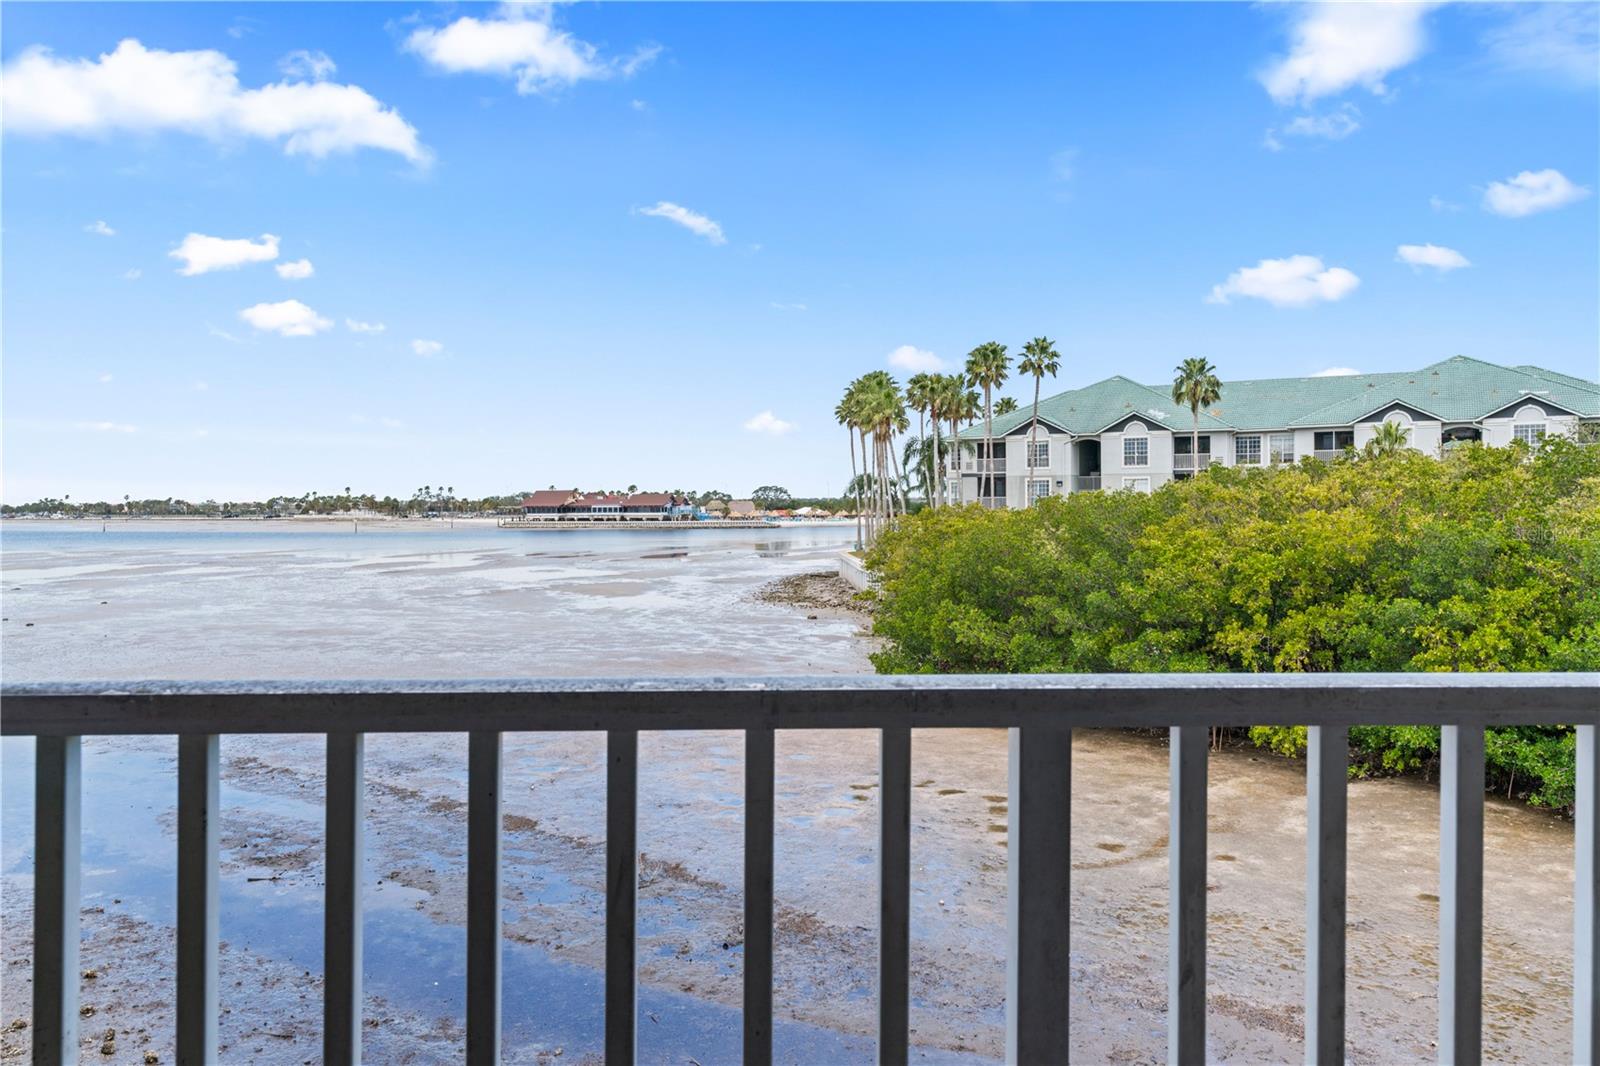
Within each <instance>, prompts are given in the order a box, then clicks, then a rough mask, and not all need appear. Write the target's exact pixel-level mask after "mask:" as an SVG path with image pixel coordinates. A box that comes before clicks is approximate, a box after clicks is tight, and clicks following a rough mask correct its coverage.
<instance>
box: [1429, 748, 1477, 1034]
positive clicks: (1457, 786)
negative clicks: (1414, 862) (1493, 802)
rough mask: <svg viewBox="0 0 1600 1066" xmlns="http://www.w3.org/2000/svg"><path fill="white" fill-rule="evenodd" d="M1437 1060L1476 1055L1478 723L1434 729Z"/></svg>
mask: <svg viewBox="0 0 1600 1066" xmlns="http://www.w3.org/2000/svg"><path fill="white" fill-rule="evenodd" d="M1439 764H1440V771H1439V1061H1440V1062H1441V1063H1443V1064H1445V1066H1466V1064H1468V1063H1475V1062H1478V1061H1479V1060H1480V1059H1481V1058H1482V1055H1483V724H1482V722H1481V721H1480V722H1465V723H1463V724H1461V725H1447V726H1443V727H1441V729H1440V738H1439Z"/></svg>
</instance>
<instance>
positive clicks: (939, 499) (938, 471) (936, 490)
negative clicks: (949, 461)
mask: <svg viewBox="0 0 1600 1066" xmlns="http://www.w3.org/2000/svg"><path fill="white" fill-rule="evenodd" d="M930 415H931V418H930V419H929V421H930V422H932V424H933V499H931V500H929V501H928V503H929V506H932V507H935V508H937V507H938V506H939V505H940V504H941V503H943V502H944V492H943V489H944V467H943V466H942V465H941V463H940V460H939V445H940V444H941V443H942V441H940V439H939V437H940V434H939V412H938V411H931V412H930Z"/></svg>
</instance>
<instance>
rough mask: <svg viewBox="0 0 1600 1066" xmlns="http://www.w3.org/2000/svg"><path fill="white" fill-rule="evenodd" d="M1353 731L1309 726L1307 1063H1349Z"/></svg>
mask: <svg viewBox="0 0 1600 1066" xmlns="http://www.w3.org/2000/svg"><path fill="white" fill-rule="evenodd" d="M1349 763H1350V731H1349V729H1347V728H1345V727H1344V726H1311V727H1309V728H1308V729H1307V730H1306V1029H1305V1033H1306V1063H1307V1064H1308V1066H1332V1064H1337V1063H1342V1062H1344V955H1345V944H1344V936H1345V849H1346V844H1345V839H1346V838H1345V828H1346V814H1347V808H1348V799H1349V797H1348V790H1347V788H1346V785H1347V783H1348V781H1347V779H1348V776H1349Z"/></svg>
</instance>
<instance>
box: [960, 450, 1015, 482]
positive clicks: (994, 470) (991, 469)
mask: <svg viewBox="0 0 1600 1066" xmlns="http://www.w3.org/2000/svg"><path fill="white" fill-rule="evenodd" d="M961 472H962V473H963V474H983V475H989V474H993V475H994V476H996V477H998V476H1000V475H1001V474H1004V473H1005V472H1006V461H1005V459H1004V457H1001V458H999V459H992V460H987V461H985V460H983V459H978V458H975V457H973V456H970V455H969V456H967V457H966V458H964V459H962V460H961Z"/></svg>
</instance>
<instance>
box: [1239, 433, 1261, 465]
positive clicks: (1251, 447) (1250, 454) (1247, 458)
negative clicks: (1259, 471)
mask: <svg viewBox="0 0 1600 1066" xmlns="http://www.w3.org/2000/svg"><path fill="white" fill-rule="evenodd" d="M1233 461H1234V462H1235V463H1237V464H1239V465H1240V466H1256V465H1258V464H1259V463H1260V462H1261V438H1260V437H1235V438H1233Z"/></svg>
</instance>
